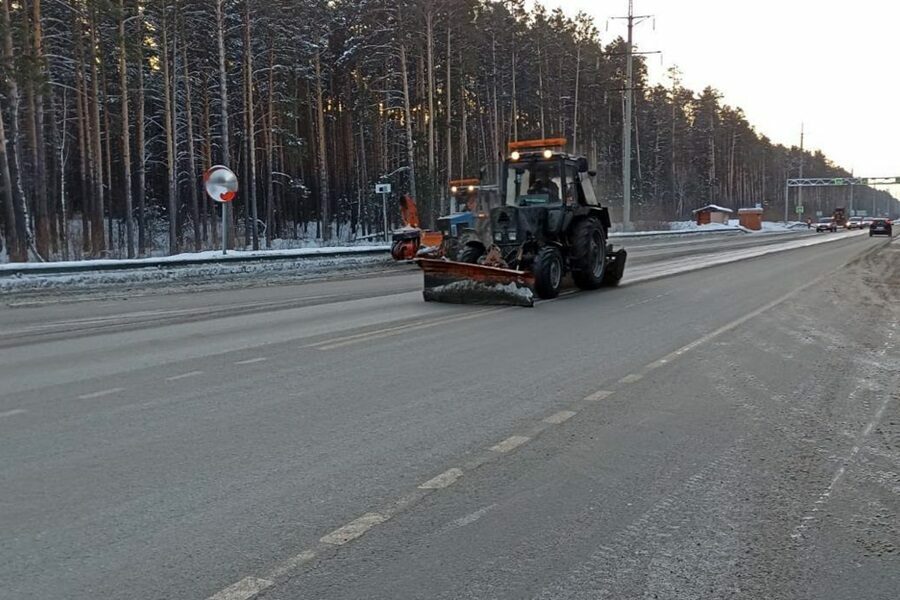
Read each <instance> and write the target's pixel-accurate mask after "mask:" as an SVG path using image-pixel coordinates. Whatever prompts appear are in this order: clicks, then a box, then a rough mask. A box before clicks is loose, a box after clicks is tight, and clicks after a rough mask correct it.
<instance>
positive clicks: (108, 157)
mask: <svg viewBox="0 0 900 600" xmlns="http://www.w3.org/2000/svg"><path fill="white" fill-rule="evenodd" d="M98 42H100V43H99V46H100V48H101V50H102V48H103V44H102V42H101V41H100V40H99V38H98ZM107 81H108V80H107V78H106V63H105V62H104V61H103V60H102V59H101V60H100V105H101V106H102V107H103V130H104V131H105V132H106V135H105V136H103V140H104V142H103V160H104V161H105V162H104V167H103V174H104V176H105V177H106V183H105V186H106V190H107V194H108V196H107V197H108V199H109V201H108V207H107V211H106V227H107V239H106V241H107V245H108V246H109V249H110V251H114V250H115V247H116V244H115V237H114V235H113V234H114V231H113V212H114V209H115V207H114V206H113V198H114V197H113V194H112V189H113V185H112V138H113V131H112V127H111V126H110V124H109V113H110V102H109V85H108V83H107ZM120 241H121V240H120Z"/></svg>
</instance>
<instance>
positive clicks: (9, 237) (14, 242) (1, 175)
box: [0, 117, 28, 262]
mask: <svg viewBox="0 0 900 600" xmlns="http://www.w3.org/2000/svg"><path fill="white" fill-rule="evenodd" d="M0 184H2V185H3V194H4V196H5V197H4V199H3V207H4V218H5V219H6V220H5V225H6V231H5V232H4V235H5V236H6V246H7V252H8V254H9V260H10V261H11V262H26V261H27V260H28V247H27V245H26V244H24V243H23V242H24V240H22V239H21V238H20V237H19V232H18V231H17V227H16V209H15V206H16V202H15V200H14V198H15V195H16V191H15V187H16V185H17V184H14V183H13V179H12V173H11V172H10V170H9V157H8V152H7V140H6V128H5V127H4V125H3V118H2V117H0Z"/></svg>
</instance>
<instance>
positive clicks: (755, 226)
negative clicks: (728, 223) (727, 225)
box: [738, 208, 763, 231]
mask: <svg viewBox="0 0 900 600" xmlns="http://www.w3.org/2000/svg"><path fill="white" fill-rule="evenodd" d="M762 218H763V209H761V208H740V209H738V219H740V223H741V227H746V228H747V229H749V230H751V231H759V230H761V229H762Z"/></svg>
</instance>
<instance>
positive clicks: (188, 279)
mask: <svg viewBox="0 0 900 600" xmlns="http://www.w3.org/2000/svg"><path fill="white" fill-rule="evenodd" d="M279 252H287V253H289V254H287V257H286V258H284V259H283V260H274V261H265V260H263V261H254V262H239V261H237V260H234V261H227V262H221V261H218V260H213V259H210V260H208V261H201V262H199V263H197V264H190V265H184V264H178V263H171V264H168V265H164V266H159V267H158V266H156V264H157V263H158V262H159V261H158V260H154V261H146V262H152V264H150V265H149V266H148V265H147V264H146V262H145V263H144V264H138V265H137V266H133V267H131V268H125V269H113V270H88V271H79V272H73V273H44V272H39V271H30V272H29V271H28V270H27V269H18V270H16V271H12V272H7V273H6V274H5V275H3V276H0V295H3V294H13V293H15V294H16V295H17V296H18V297H22V296H23V295H24V296H30V295H41V296H43V295H57V294H65V295H66V296H67V297H70V296H72V297H74V295H78V296H94V295H105V294H109V293H117V294H123V295H126V296H127V295H129V294H130V293H132V291H133V290H140V291H139V292H137V293H141V294H143V293H166V294H168V293H179V292H184V291H189V290H191V289H196V288H197V287H199V286H204V285H214V286H215V287H217V288H234V287H244V286H249V285H265V284H267V283H275V282H279V283H283V282H292V281H308V280H312V279H327V278H330V277H334V276H347V275H348V274H353V273H356V272H358V273H369V272H373V271H380V270H385V269H392V268H396V263H394V262H393V261H392V260H391V258H390V256H389V255H388V254H387V253H383V252H379V253H374V254H373V253H362V252H356V253H354V254H349V255H347V254H342V255H337V256H322V255H321V253H318V254H319V255H318V256H317V255H316V254H317V253H310V252H306V253H301V254H293V253H291V252H297V251H279ZM204 254H206V253H204ZM230 254H231V253H229V255H230ZM213 255H214V256H215V257H221V253H219V254H218V255H216V254H215V253H213ZM189 256H191V257H192V258H193V256H194V255H189ZM113 262H118V261H113Z"/></svg>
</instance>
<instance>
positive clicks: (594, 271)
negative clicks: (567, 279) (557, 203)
mask: <svg viewBox="0 0 900 600" xmlns="http://www.w3.org/2000/svg"><path fill="white" fill-rule="evenodd" d="M572 246H573V248H572V258H573V265H572V279H574V280H575V285H577V286H578V287H580V288H581V289H583V290H596V289H598V288H600V287H602V286H603V284H604V280H605V278H606V236H605V235H604V233H603V227H602V226H601V225H600V222H599V221H597V219H593V218H592V219H585V220H583V221H580V222H579V223H577V224H576V225H575V230H574V231H573V232H572Z"/></svg>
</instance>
